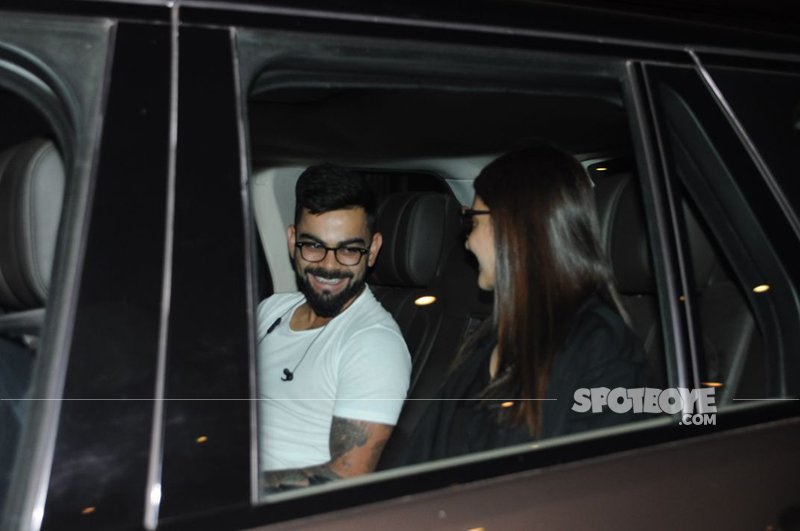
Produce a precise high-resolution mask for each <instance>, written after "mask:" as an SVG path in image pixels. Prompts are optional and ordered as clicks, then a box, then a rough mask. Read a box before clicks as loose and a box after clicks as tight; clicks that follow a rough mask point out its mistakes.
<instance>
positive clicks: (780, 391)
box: [649, 67, 799, 407]
mask: <svg viewBox="0 0 800 531" xmlns="http://www.w3.org/2000/svg"><path fill="white" fill-rule="evenodd" d="M649 79H650V82H651V83H652V84H653V85H654V86H655V93H656V94H657V102H658V105H657V108H658V109H657V110H658V111H659V121H660V125H661V130H662V133H663V137H662V138H663V140H664V142H665V147H666V153H667V155H668V167H669V171H670V173H671V174H672V176H673V177H674V178H675V179H676V180H675V185H676V191H677V192H678V194H679V197H680V199H679V204H682V205H683V206H682V207H681V208H678V209H677V210H678V217H679V219H681V220H682V223H681V236H682V239H683V241H684V245H683V248H684V253H685V254H684V256H685V257H686V259H687V263H688V265H689V266H690V267H689V269H688V270H687V274H686V275H685V278H684V293H683V294H681V297H682V301H684V303H685V304H684V305H685V307H686V309H687V313H688V314H689V315H690V319H691V320H692V322H693V323H694V328H693V334H692V345H693V355H694V370H695V378H696V379H697V381H698V383H700V384H701V385H707V386H713V387H714V388H715V389H716V391H717V393H716V395H717V402H718V405H720V406H722V407H727V406H732V405H745V404H750V405H752V404H754V403H762V402H761V401H763V403H769V399H779V398H781V397H789V396H796V393H797V388H796V386H795V384H794V383H793V382H794V381H796V379H797V378H796V375H797V372H796V371H797V366H798V365H797V364H798V360H797V352H798V346H799V345H798V339H799V338H798V335H797V327H796V326H794V325H793V324H792V323H797V320H798V308H797V303H796V296H795V288H794V284H793V279H792V277H791V273H790V271H793V267H792V262H791V260H792V259H791V258H790V257H789V256H788V253H785V252H784V251H783V250H784V249H785V248H786V246H787V245H793V246H794V245H796V241H795V242H794V243H791V244H790V243H789V241H790V240H792V239H793V238H792V236H791V232H789V231H788V230H787V221H786V219H785V218H782V216H781V215H780V213H779V211H778V209H777V208H776V203H775V200H774V197H772V196H771V193H770V191H769V190H768V188H767V186H766V184H765V183H764V180H763V179H762V178H761V175H760V174H759V172H758V171H757V169H756V167H755V165H754V163H753V161H752V160H751V159H750V158H749V157H748V156H747V151H746V149H745V148H744V146H743V144H742V143H741V140H740V138H739V137H737V135H736V134H735V132H734V131H733V129H732V128H731V127H730V124H729V122H728V120H727V119H726V118H725V116H724V115H723V114H722V112H721V110H720V107H719V106H718V105H717V104H716V102H714V100H713V98H712V95H711V93H710V92H709V91H708V90H707V89H706V87H705V86H704V85H703V84H702V82H701V81H700V78H699V76H698V75H697V74H696V72H694V71H693V70H691V69H677V68H676V69H669V68H666V67H661V68H659V67H656V68H651V69H649ZM776 128H778V129H779V126H778V125H776ZM778 136H779V135H778ZM765 399H766V400H765Z"/></svg>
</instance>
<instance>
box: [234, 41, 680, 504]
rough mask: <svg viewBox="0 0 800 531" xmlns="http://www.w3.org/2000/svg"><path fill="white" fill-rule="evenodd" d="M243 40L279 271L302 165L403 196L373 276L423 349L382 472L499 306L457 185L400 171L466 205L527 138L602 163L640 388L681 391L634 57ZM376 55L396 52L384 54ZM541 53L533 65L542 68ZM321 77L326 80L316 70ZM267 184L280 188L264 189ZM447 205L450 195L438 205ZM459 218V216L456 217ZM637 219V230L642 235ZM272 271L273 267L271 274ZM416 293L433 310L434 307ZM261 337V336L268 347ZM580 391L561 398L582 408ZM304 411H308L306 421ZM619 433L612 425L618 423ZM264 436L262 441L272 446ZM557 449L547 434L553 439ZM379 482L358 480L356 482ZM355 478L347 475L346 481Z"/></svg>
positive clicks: (609, 243)
mask: <svg viewBox="0 0 800 531" xmlns="http://www.w3.org/2000/svg"><path fill="white" fill-rule="evenodd" d="M237 38H238V47H239V53H240V56H241V57H240V65H241V77H242V83H243V86H245V87H249V88H250V92H249V98H248V100H247V104H246V105H247V123H248V133H249V141H248V145H249V146H250V159H251V163H252V165H253V174H254V175H253V181H252V186H251V190H252V200H253V202H254V207H253V208H254V210H255V211H256V215H257V216H259V215H261V216H263V218H262V219H260V220H259V219H258V217H257V220H256V225H257V229H258V231H272V232H274V234H275V239H274V240H269V239H265V238H264V234H261V241H262V242H263V244H264V247H265V252H266V254H267V257H268V260H269V256H270V253H271V252H272V253H274V254H275V257H276V260H279V261H280V266H279V267H281V268H283V269H285V270H287V271H289V272H290V273H289V274H290V275H293V274H294V273H292V272H291V269H289V267H290V264H289V260H288V257H287V254H286V243H285V230H284V229H283V228H282V227H280V225H279V220H280V219H282V218H285V217H286V216H287V215H288V216H291V215H292V213H291V207H290V205H288V204H287V201H286V200H284V199H285V198H292V195H293V182H294V179H296V176H297V175H298V174H299V173H300V172H301V171H302V170H303V169H304V168H305V167H306V166H308V165H311V164H317V163H321V162H333V163H338V164H340V165H344V166H347V167H352V168H359V167H362V168H370V172H371V174H372V175H377V176H380V181H377V182H376V183H374V184H377V185H378V187H381V186H383V187H386V186H389V187H391V188H392V189H394V190H396V191H399V192H401V193H399V194H393V197H390V198H387V200H388V201H389V202H388V203H386V204H387V206H386V207H385V209H384V210H383V216H384V217H385V219H381V217H382V215H381V213H380V211H379V216H378V217H379V220H378V223H379V225H380V224H381V223H382V222H383V223H385V225H384V227H391V226H398V227H400V229H397V230H396V231H395V233H393V232H392V230H391V228H388V229H387V230H386V231H385V232H384V238H385V239H386V238H388V240H389V241H391V244H390V245H387V244H386V241H385V242H384V244H385V246H384V248H383V250H382V251H381V253H382V255H381V256H380V257H379V258H378V264H377V265H376V267H375V270H374V271H373V272H372V273H371V274H372V277H371V278H372V280H371V286H372V288H373V291H374V293H375V294H376V296H377V297H378V299H379V300H380V301H381V303H382V304H383V306H384V308H385V309H386V310H388V311H389V312H390V313H391V315H392V316H393V317H394V319H395V320H396V322H397V323H398V325H399V328H400V330H401V332H402V333H403V335H404V339H405V342H406V344H407V345H408V348H409V351H410V354H411V358H412V370H411V376H410V382H411V383H410V389H409V395H408V399H407V400H406V403H405V405H404V408H403V412H402V413H401V415H400V419H399V421H398V424H397V426H396V427H395V429H394V431H393V433H392V436H391V438H390V440H389V443H388V445H387V446H386V449H385V450H384V453H383V455H382V458H381V461H380V463H379V465H378V467H377V468H378V469H379V470H388V469H392V471H393V472H395V473H396V472H399V471H403V469H402V468H401V469H397V468H396V467H397V466H398V465H397V462H396V461H395V459H396V458H397V456H398V455H400V454H402V452H403V450H404V445H406V444H407V443H408V440H409V439H408V438H409V436H410V434H411V431H412V430H413V428H414V426H415V423H416V422H418V421H419V418H420V416H421V415H422V414H424V409H425V406H426V405H428V404H430V402H431V401H432V400H433V398H434V397H435V396H436V392H437V390H438V386H439V385H440V384H441V382H442V381H443V380H444V379H445V378H446V375H447V372H448V370H449V367H450V366H451V365H452V363H453V361H454V358H455V356H456V354H457V350H458V346H459V345H460V344H461V342H463V341H464V339H465V337H467V336H468V335H469V333H470V332H471V331H474V330H475V328H476V327H477V326H479V325H480V323H481V322H482V321H485V320H486V319H487V318H490V315H491V312H492V300H491V296H490V295H489V294H487V292H481V290H480V289H478V286H477V281H476V279H477V267H476V264H475V263H474V262H473V258H472V257H471V255H469V253H468V252H467V251H466V250H465V249H464V235H463V233H462V232H461V228H460V227H458V226H456V225H458V218H459V216H458V208H459V206H458V201H456V200H455V198H454V197H452V194H453V192H451V191H450V190H451V189H449V188H446V189H441V188H440V189H439V190H436V191H432V192H433V194H434V195H438V196H441V197H442V198H444V199H441V200H439V199H436V198H435V197H434V198H430V199H429V198H428V197H427V196H426V197H423V198H420V195H421V196H425V195H426V194H427V193H430V192H425V191H422V190H421V189H420V188H419V187H417V186H412V185H411V183H409V184H404V183H402V182H400V179H401V178H402V177H403V175H404V174H403V171H412V172H435V173H436V174H438V175H440V176H441V177H442V178H443V180H444V182H447V183H461V184H460V185H459V186H457V187H455V188H457V190H456V191H457V192H458V193H459V195H460V196H461V197H462V200H463V196H464V195H465V194H464V192H463V190H464V189H466V188H467V187H469V188H471V184H470V183H471V181H472V179H474V178H475V176H476V175H477V173H478V171H480V169H481V168H482V166H483V165H484V164H485V163H487V162H488V161H489V160H491V159H492V158H494V157H495V156H497V155H499V154H500V153H502V152H504V151H507V150H510V149H513V148H515V147H517V146H520V145H525V143H526V142H527V143H531V142H536V141H548V142H552V143H555V144H558V145H560V146H562V147H564V148H565V149H568V150H570V151H571V152H573V153H575V154H576V155H579V154H580V155H581V156H582V158H583V159H586V160H593V161H595V162H592V163H587V165H588V166H589V168H588V172H589V175H590V178H591V180H592V181H593V185H594V194H595V199H596V202H597V206H598V211H599V215H600V228H601V233H602V239H603V246H604V248H605V250H606V252H608V253H609V254H610V255H611V256H610V260H611V262H612V269H613V273H614V275H615V280H616V283H617V286H618V289H619V291H620V294H621V301H622V306H623V308H624V309H625V312H626V314H627V316H628V318H629V320H630V326H631V328H632V329H633V331H634V334H635V335H636V337H637V338H638V340H639V341H640V342H641V345H642V349H643V351H645V350H646V354H645V356H646V360H644V361H643V366H644V365H645V364H646V366H647V368H646V370H643V372H642V373H643V374H646V375H647V381H646V382H645V379H644V378H643V379H642V388H644V386H645V384H646V385H650V386H651V387H652V388H654V389H656V388H658V389H659V390H660V389H661V388H666V387H668V386H670V385H671V383H672V380H671V378H670V374H669V371H668V368H667V366H668V364H669V362H668V360H669V358H670V353H669V352H668V351H667V349H666V348H665V343H664V334H663V332H662V317H661V306H660V304H659V296H660V290H661V289H662V288H661V286H660V280H659V279H658V277H657V276H656V275H655V274H654V273H653V266H652V246H651V245H650V234H651V233H650V232H649V230H648V223H649V221H648V214H647V212H646V210H645V206H644V201H643V199H642V189H641V179H640V176H639V175H638V172H637V170H636V169H635V166H636V165H635V164H634V149H633V144H632V140H631V135H630V132H629V130H628V116H627V112H626V109H625V105H624V103H623V101H624V99H625V97H624V94H623V84H622V80H623V77H624V74H623V63H622V62H619V61H615V60H613V59H609V58H595V57H591V58H589V57H581V56H569V55H563V56H562V55H557V54H552V55H550V54H538V55H537V54H536V53H534V52H531V56H530V58H528V56H527V55H526V54H525V53H522V52H520V53H519V54H515V53H512V52H504V51H495V52H488V51H486V50H478V49H476V50H469V49H464V48H463V47H462V48H458V49H457V48H452V49H450V48H447V47H442V46H439V47H437V48H435V50H436V51H435V53H434V54H433V55H431V53H430V48H427V47H423V48H424V49H423V48H418V47H417V46H416V45H409V46H405V45H403V44H400V43H397V42H390V41H386V42H381V41H377V40H372V41H368V40H360V39H355V38H353V39H349V38H337V37H332V36H317V37H315V42H314V43H313V45H312V44H311V43H309V42H308V41H306V40H304V39H298V38H297V37H296V36H293V35H291V34H288V33H286V34H284V33H267V32H264V33H260V32H257V31H240V32H238V34H237ZM267 50H269V51H267ZM376 56H381V57H387V58H392V59H385V60H383V61H380V60H377V61H376V60H375V59H374V58H375V57H376ZM344 57H346V58H347V60H346V61H343V58H344ZM533 57H535V59H533ZM290 58H291V60H290ZM292 61H297V62H298V64H303V69H302V71H297V70H295V69H291V68H287V66H286V65H288V64H292ZM534 63H535V65H536V66H531V65H532V64H534ZM445 65H446V66H445ZM567 65H569V66H567ZM408 69H414V71H415V72H417V74H418V75H417V76H416V77H414V79H409V78H408V77H407V76H405V75H404V74H405V73H406V72H407V71H408ZM321 72H324V73H325V74H324V76H322V77H319V76H320V75H321ZM277 124H281V125H280V126H278V125H277ZM597 161H602V163H600V162H597ZM303 162H305V163H303ZM290 177H293V178H291V179H290ZM389 181H393V182H392V183H391V184H388V183H389ZM265 182H268V183H269V185H268V186H264V185H263V184H264V183H265ZM462 185H463V186H462ZM270 190H271V192H270ZM282 198H283V199H282ZM437 201H440V203H439V204H436V205H435V203H436V202H437ZM467 206H468V205H467ZM428 208H430V209H431V211H435V212H437V214H436V216H438V217H435V216H431V217H429V218H427V221H426V222H425V223H427V224H426V225H422V227H423V228H422V231H421V232H420V234H419V235H418V237H417V240H413V239H412V238H409V236H408V235H409V234H410V233H412V232H413V231H412V229H410V228H407V227H413V225H414V223H417V224H419V223H420V221H419V220H420V219H424V218H415V217H414V215H413V214H411V212H415V211H420V212H421V211H424V210H425V209H428ZM260 209H261V210H263V212H262V213H261V214H259V213H258V211H259V210H260ZM436 209H438V210H436ZM453 219H454V220H456V221H455V223H451V221H452V220H453ZM405 224H409V225H405ZM276 225H278V226H277V227H276ZM451 225H452V226H451ZM631 227H635V228H636V229H635V230H634V231H631V230H630V228H631ZM398 242H399V243H398ZM431 242H435V243H434V244H432V243H431ZM439 242H441V243H439ZM434 249H435V251H434ZM440 251H441V252H440ZM414 255H421V256H422V255H424V256H425V257H426V258H428V259H429V264H428V266H430V267H429V269H428V270H426V271H430V275H427V276H426V275H421V276H415V275H414V274H412V273H413V272H412V271H411V270H413V269H414V267H415V266H409V265H408V263H409V261H411V260H413V259H414V258H412V257H414ZM431 257H433V258H431ZM387 263H388V264H390V266H389V267H386V265H385V264H387ZM431 264H433V265H431ZM420 267H423V266H420ZM404 268H410V269H404ZM423 268H424V267H423ZM275 269H276V266H275V265H274V264H273V263H272V262H270V264H269V270H270V272H271V273H274V272H275ZM387 269H388V270H387ZM281 278H282V277H280V276H273V282H274V284H275V286H276V291H280V290H279V289H277V286H278V285H279V284H280V282H282V281H281V280H280V279H281ZM419 301H424V302H423V303H422V304H425V303H429V304H425V305H424V306H423V305H421V304H420V302H419ZM430 301H433V302H432V303H430ZM272 320H273V321H275V319H274V318H273V319H272ZM276 322H277V321H276ZM256 324H257V327H258V328H259V329H262V328H263V330H264V331H265V333H266V334H269V332H266V330H267V328H270V327H269V326H261V325H263V323H261V324H259V323H256ZM278 326H280V324H278ZM273 330H274V328H273ZM264 337H266V336H265V335H264V334H261V337H259V338H257V342H260V341H261V340H263V339H264ZM312 346H313V345H312ZM301 354H302V353H301ZM258 361H259V362H263V360H258ZM290 372H291V371H290ZM257 388H258V390H257V395H256V396H257V398H258V400H257V401H261V400H263V399H264V398H263V395H262V393H263V390H262V389H261V387H260V386H259V387H257ZM574 391H576V389H573V390H572V391H571V392H570V394H569V396H563V397H559V400H561V401H563V402H564V403H565V404H567V406H569V405H572V404H573V401H574V400H576V399H575V396H574V394H573V393H574ZM597 391H598V393H599V394H598V393H596V394H597V395H598V396H597V397H596V399H597V400H602V399H605V398H606V397H605V395H603V396H602V397H600V396H599V395H600V394H603V392H602V390H597ZM586 392H587V393H590V392H591V390H589V389H587V390H586ZM607 392H608V390H606V394H607ZM316 393H317V390H315V389H309V395H308V396H305V395H304V397H303V398H304V399H308V400H312V399H314V398H315V397H316ZM312 395H313V396H312ZM587 396H588V395H587ZM510 402H513V400H511V401H510ZM605 410H606V411H609V409H608V408H606V409H605ZM629 411H630V410H629ZM652 417H653V416H652V415H639V416H636V415H630V416H629V417H626V418H630V419H631V420H634V419H635V420H638V419H641V420H646V419H652ZM620 418H622V417H620ZM304 420H305V419H301V418H298V419H297V424H298V426H297V428H298V429H301V428H300V427H299V425H300V424H302V423H303V421H304ZM259 422H263V418H262V419H259ZM656 422H660V421H659V420H658V419H656ZM612 424H614V423H612ZM617 424H620V423H617ZM621 424H625V423H624V422H622V423H621ZM633 424H636V423H633ZM623 427H624V426H623ZM259 429H260V430H264V429H265V428H264V426H263V425H262V426H261V427H260V428H259ZM617 429H621V428H617ZM614 431H615V428H611V429H610V431H609V430H607V432H606V433H610V432H614ZM598 434H599V432H598ZM263 435H264V434H263V431H262V436H263ZM593 436H596V435H592V434H583V435H582V436H581V437H583V438H587V437H588V438H592V437H593ZM272 440H273V439H271V438H269V439H268V441H272ZM259 444H260V445H261V446H260V447H263V445H264V444H265V442H264V440H261V441H260V442H259ZM267 444H269V442H268V443H267ZM550 444H551V442H550V441H543V445H544V447H547V446H549V445H550ZM552 444H554V445H556V446H557V445H558V444H560V442H559V441H558V440H555V441H553V442H552ZM503 451H509V452H519V451H523V452H524V451H531V448H530V446H529V445H528V446H519V447H516V448H511V449H504V450H503ZM496 455H497V453H496V452H495V453H490V454H487V455H485V456H478V455H476V456H472V455H470V456H468V457H467V458H468V459H482V458H491V457H492V456H496ZM259 470H260V469H259ZM373 476H374V478H375V479H380V477H381V475H380V474H374V475H373ZM369 480H370V478H369V477H361V478H358V479H354V480H350V482H352V483H355V484H358V483H360V482H363V481H369ZM346 485H347V482H343V484H342V487H344V486H346ZM263 487H264V486H263V484H262V485H261V486H260V489H261V491H262V492H263V491H264V490H265V489H264V488H263ZM320 488H322V487H320ZM332 488H336V485H335V483H332V484H330V485H326V486H325V489H326V490H330V489H332ZM313 491H314V489H310V490H309V492H308V494H311V493H312V492H313ZM272 495H273V496H278V498H277V499H276V501H277V500H280V499H281V498H282V497H285V496H290V497H291V496H296V495H301V496H302V495H304V493H303V492H300V491H287V490H282V491H278V492H277V493H276V492H275V491H273V492H272ZM266 500H267V501H270V500H272V498H270V497H269V496H267V498H266Z"/></svg>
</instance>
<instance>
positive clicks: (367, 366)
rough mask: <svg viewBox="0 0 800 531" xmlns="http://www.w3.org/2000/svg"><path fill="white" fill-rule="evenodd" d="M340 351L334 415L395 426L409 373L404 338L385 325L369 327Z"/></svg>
mask: <svg viewBox="0 0 800 531" xmlns="http://www.w3.org/2000/svg"><path fill="white" fill-rule="evenodd" d="M342 352H343V353H344V357H343V359H342V362H341V363H340V364H339V385H338V388H337V392H336V406H335V407H334V410H333V414H334V416H336V417H343V418H349V419H355V420H363V421H367V422H378V423H381V424H389V425H394V424H395V423H396V422H397V417H399V416H400V410H401V409H402V407H403V401H404V399H405V397H406V392H407V391H408V382H409V377H410V374H411V356H410V355H409V353H408V347H406V344H405V341H404V340H403V337H402V336H401V335H400V334H399V333H397V332H396V331H394V330H391V329H389V328H386V327H374V328H369V329H366V330H362V331H360V332H359V333H357V334H355V335H354V336H352V337H351V338H350V339H349V340H347V341H346V342H345V344H344V348H343V349H342Z"/></svg>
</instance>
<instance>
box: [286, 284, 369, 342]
mask: <svg viewBox="0 0 800 531" xmlns="http://www.w3.org/2000/svg"><path fill="white" fill-rule="evenodd" d="M364 289H366V286H365V287H364V288H362V289H361V291H359V292H358V293H356V294H355V295H353V297H352V298H351V299H350V300H348V301H347V302H346V303H345V304H344V306H342V309H341V310H339V311H338V312H337V314H336V315H334V316H332V317H321V316H319V315H317V314H316V312H315V311H314V310H313V309H312V308H311V306H310V305H309V304H308V302H304V303H303V304H302V305H301V306H300V307H299V308H297V310H296V311H295V312H294V315H292V317H291V320H290V322H289V326H290V328H291V329H292V330H294V331H302V330H313V329H314V328H320V327H322V326H325V325H326V324H328V323H330V322H331V321H332V320H333V319H334V318H336V317H338V316H339V315H341V314H342V313H344V311H345V310H347V309H348V308H349V307H350V306H351V305H352V304H353V303H354V302H355V301H356V299H357V298H359V297H360V296H361V294H362V293H364Z"/></svg>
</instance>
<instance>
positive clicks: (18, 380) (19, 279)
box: [0, 90, 66, 500]
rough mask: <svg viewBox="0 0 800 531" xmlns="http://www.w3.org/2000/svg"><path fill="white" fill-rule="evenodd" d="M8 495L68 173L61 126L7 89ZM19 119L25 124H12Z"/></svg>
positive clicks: (2, 103) (4, 295) (0, 465)
mask: <svg viewBox="0 0 800 531" xmlns="http://www.w3.org/2000/svg"><path fill="white" fill-rule="evenodd" d="M0 114H2V115H3V116H10V117H12V118H13V119H14V120H13V121H9V122H4V125H3V126H0V205H2V206H1V207H0V231H2V232H0V234H2V236H0V398H2V401H0V500H2V499H4V498H5V494H6V493H7V489H8V487H9V482H10V480H11V471H12V470H13V468H14V467H13V463H14V460H15V455H16V448H17V443H18V439H19V436H20V432H21V430H22V426H23V423H24V422H25V418H26V414H27V411H28V409H29V407H28V406H29V404H28V401H27V399H28V398H29V390H30V385H31V377H32V373H33V368H34V363H35V361H36V350H37V349H38V346H39V342H40V337H41V328H42V325H43V322H44V307H45V306H46V304H47V299H48V294H49V292H50V277H51V272H52V268H53V261H54V260H53V259H54V255H55V245H56V235H57V232H58V226H59V221H60V218H61V210H62V202H63V198H64V189H65V180H66V174H65V171H64V162H63V158H62V156H61V153H60V152H59V149H58V148H57V147H56V145H55V144H54V143H53V141H52V138H53V136H54V135H53V132H52V130H51V129H50V128H49V127H48V124H47V122H46V121H45V120H44V117H43V116H42V115H41V114H40V113H39V112H37V111H36V110H35V108H33V107H32V106H31V105H30V104H28V103H27V102H26V101H25V100H23V99H22V98H20V97H18V96H16V95H15V94H13V93H11V92H9V91H3V90H0ZM12 124H15V125H16V124H19V127H16V126H14V127H12V126H11V125H12Z"/></svg>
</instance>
